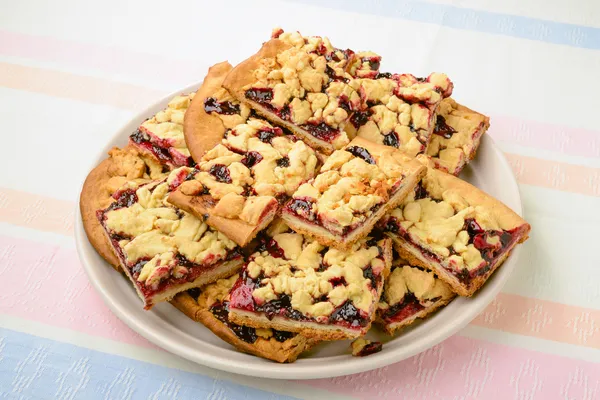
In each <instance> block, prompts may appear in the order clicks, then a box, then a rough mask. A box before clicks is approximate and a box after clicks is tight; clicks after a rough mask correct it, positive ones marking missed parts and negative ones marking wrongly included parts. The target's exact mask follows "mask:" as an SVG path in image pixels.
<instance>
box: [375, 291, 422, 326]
mask: <svg viewBox="0 0 600 400" xmlns="http://www.w3.org/2000/svg"><path fill="white" fill-rule="evenodd" d="M423 308H424V307H423V306H422V305H421V303H420V302H419V300H418V299H417V298H416V297H415V295H414V294H413V293H412V292H408V293H406V295H404V298H403V299H402V301H401V302H399V303H396V304H394V305H393V306H391V307H390V308H388V309H387V310H385V311H384V312H383V318H384V319H385V320H386V321H388V322H400V321H402V320H404V319H406V318H408V317H410V316H411V315H414V314H416V313H418V312H419V311H421V310H422V309H423Z"/></svg>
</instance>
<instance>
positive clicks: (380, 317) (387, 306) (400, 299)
mask: <svg viewBox="0 0 600 400" xmlns="http://www.w3.org/2000/svg"><path fill="white" fill-rule="evenodd" d="M455 296H456V295H455V294H454V293H453V292H452V290H450V286H449V285H448V284H447V283H445V282H444V281H442V280H441V279H439V278H438V277H437V276H435V275H434V273H433V272H431V271H427V270H424V269H422V268H420V267H415V266H412V265H409V264H408V263H406V262H405V261H404V260H401V259H397V260H394V263H393V265H392V272H391V274H390V276H389V277H388V278H387V280H386V281H385V288H384V290H383V296H381V301H380V302H379V308H378V310H377V323H378V325H381V326H382V327H383V329H384V330H385V331H386V332H387V333H389V334H390V335H393V334H394V333H395V332H396V331H398V330H399V329H400V328H403V327H405V326H407V325H410V324H412V323H413V322H415V321H416V320H417V318H425V317H426V316H428V315H429V314H431V313H432V312H434V311H436V310H438V309H439V308H441V307H443V306H445V305H446V304H448V303H449V302H451V301H452V299H454V297H455Z"/></svg>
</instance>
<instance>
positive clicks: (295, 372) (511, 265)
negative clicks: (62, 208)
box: [74, 81, 523, 379]
mask: <svg viewBox="0 0 600 400" xmlns="http://www.w3.org/2000/svg"><path fill="white" fill-rule="evenodd" d="M201 84H202V81H200V82H197V83H194V84H192V85H188V86H187V87H185V88H183V89H180V90H177V91H174V92H172V93H169V94H168V95H166V96H164V97H162V98H161V99H159V100H157V101H155V102H153V103H152V104H150V105H149V106H147V107H146V108H144V109H143V110H142V111H140V112H137V113H136V114H135V115H134V116H133V117H132V118H131V119H129V120H128V121H127V122H126V123H124V124H122V125H121V127H120V128H119V129H117V131H116V132H115V134H114V135H113V136H112V137H111V138H110V140H109V141H108V142H107V144H106V145H105V146H104V148H103V149H102V151H100V152H99V153H97V156H96V157H94V158H93V160H92V162H91V166H90V167H89V168H88V169H87V171H91V169H92V168H94V167H95V166H96V165H98V163H99V162H100V161H101V160H103V159H104V158H106V153H107V151H108V149H109V148H112V147H113V146H115V143H118V142H119V141H121V140H122V139H123V135H124V134H125V133H126V127H127V126H128V125H131V124H134V123H136V121H137V124H138V125H139V123H140V121H142V120H143V119H144V118H148V117H149V116H150V115H152V114H154V113H155V112H153V111H152V110H154V109H157V108H162V107H164V106H166V104H167V103H168V101H169V100H170V99H171V98H173V97H174V96H176V95H179V94H182V93H189V92H191V91H196V90H197V88H198V87H199V86H200V85H201ZM482 140H484V141H486V142H489V145H490V146H491V148H492V151H494V152H495V153H496V156H497V157H498V159H499V162H500V163H501V164H502V165H501V166H500V167H502V169H506V170H508V171H510V178H511V179H510V182H503V184H504V185H510V189H511V192H513V191H514V192H515V193H516V194H517V195H518V204H517V205H518V207H517V208H513V211H515V212H516V213H517V214H518V215H521V216H522V215H523V205H522V198H521V193H520V190H519V187H518V184H517V181H516V177H515V175H514V173H513V172H512V168H511V167H510V164H509V163H508V161H507V160H506V158H505V157H504V154H502V152H501V151H500V150H499V148H498V146H497V145H496V144H495V141H494V140H493V139H492V138H491V137H490V136H489V135H487V134H485V135H484V137H483V138H482ZM486 145H487V143H486ZM88 173H89V172H88ZM86 176H87V174H86ZM84 180H85V177H84ZM82 187H83V181H82V182H81V185H80V189H79V192H78V196H77V202H76V205H75V227H74V228H75V229H74V231H75V245H76V249H77V254H78V257H79V260H80V262H81V264H82V266H83V268H84V270H85V272H86V274H87V276H88V279H89V280H90V283H91V284H92V286H93V287H94V289H95V290H96V291H97V292H98V293H99V294H100V296H101V298H102V300H103V301H104V303H105V304H106V305H107V306H108V308H109V309H110V310H111V311H112V312H113V313H114V314H115V315H116V316H117V317H118V318H119V319H120V320H121V321H123V322H124V323H125V324H126V325H127V326H128V327H129V328H131V329H132V330H133V331H135V332H137V333H138V334H140V335H141V336H143V337H144V338H146V339H147V340H149V341H150V342H152V343H153V344H155V345H157V346H159V347H161V348H163V349H165V350H167V351H169V352H170V353H173V354H175V355H178V356H180V357H183V358H185V359H187V360H190V361H192V362H195V363H197V364H200V365H204V366H208V367H211V368H215V369H218V370H222V371H227V372H233V373H237V374H242V375H247V376H253V377H261V378H265V377H267V378H274V379H318V378H331V377H337V376H345V375H350V374H355V373H360V372H365V371H370V370H373V369H377V368H381V367H385V366H387V365H390V364H393V363H396V362H399V361H402V360H404V359H407V358H410V357H412V356H415V355H417V354H419V353H422V352H423V351H426V350H427V349H429V348H431V347H434V346H435V345H437V344H439V343H441V342H442V341H444V340H446V339H447V338H449V337H451V336H452V335H454V334H456V333H457V332H458V331H459V330H461V329H462V328H463V327H465V326H466V325H467V324H468V323H469V322H471V321H472V320H473V319H475V318H476V317H477V316H478V315H479V314H481V312H482V311H483V310H484V309H485V308H486V307H487V306H488V305H489V304H490V303H491V302H492V301H493V299H494V298H495V297H496V296H497V295H498V293H500V291H501V290H502V288H503V287H504V285H505V284H506V281H507V280H508V278H509V277H510V276H511V274H512V273H513V271H514V269H515V268H516V266H517V264H518V260H519V258H520V253H521V246H517V247H516V248H515V249H513V251H512V252H511V254H510V256H509V257H508V258H507V260H506V261H505V262H504V264H503V268H501V269H499V270H498V271H496V272H495V274H494V275H500V276H501V279H494V282H493V284H492V285H490V284H491V283H492V282H489V281H488V282H487V283H488V284H486V285H485V286H484V287H483V288H482V289H481V290H480V291H479V292H478V293H477V295H476V297H473V298H457V299H456V300H455V302H456V301H457V300H463V301H467V302H471V303H472V304H471V305H470V307H471V308H469V312H467V313H464V315H460V317H459V318H457V319H456V320H454V321H453V323H448V324H445V325H442V326H441V327H439V329H436V330H434V331H433V332H429V334H428V335H423V336H421V337H417V338H416V339H415V340H414V341H413V342H411V345H410V346H404V347H401V348H396V349H391V350H388V351H382V352H380V353H377V354H374V355H371V356H369V357H364V358H360V357H351V359H347V357H346V356H332V357H330V358H339V357H343V358H344V359H345V360H344V361H343V362H342V363H341V364H340V365H339V366H337V367H336V368H332V367H331V366H330V365H329V364H330V363H327V362H323V361H321V362H320V363H318V364H317V363H311V362H309V361H307V360H310V358H307V359H299V360H298V361H296V363H291V364H279V363H275V362H270V361H267V362H260V363H258V362H257V363H253V362H244V361H243V360H231V359H228V358H227V353H228V352H230V351H231V352H236V353H239V352H238V351H237V350H234V349H232V350H225V349H223V348H221V347H218V346H215V345H214V344H212V343H208V342H205V345H206V346H207V347H209V348H210V349H211V350H214V351H216V352H217V353H218V352H222V353H223V355H221V356H219V355H215V354H213V353H209V352H199V351H198V349H193V350H196V351H190V349H189V348H188V346H184V345H180V344H178V343H176V342H175V341H174V340H172V339H171V338H169V337H166V336H165V332H160V331H161V329H160V328H156V327H154V326H151V325H150V326H149V324H148V323H147V322H145V321H144V320H143V318H140V316H139V315H135V314H138V313H140V312H141V313H150V314H153V315H155V313H154V312H153V311H145V310H144V309H143V308H142V307H141V306H140V307H139V309H137V311H135V312H134V313H133V314H132V313H131V312H129V311H128V310H127V309H126V308H124V307H123V305H122V304H119V303H118V302H115V300H114V299H113V298H112V296H111V295H110V293H109V291H108V290H107V288H106V287H104V286H103V285H102V284H101V281H100V280H99V279H96V278H97V277H98V274H99V273H102V272H100V271H97V270H96V268H95V267H94V262H93V261H92V260H90V259H88V253H89V252H90V248H91V251H92V252H95V250H94V249H93V247H92V245H91V243H90V242H89V240H88V239H87V236H86V235H85V231H84V229H83V223H82V218H81V213H80V210H79V203H80V195H81V189H82ZM86 247H87V248H86ZM103 267H104V266H103ZM106 267H109V266H108V265H106ZM109 270H110V272H111V273H115V274H118V272H117V271H115V270H114V269H113V268H109ZM443 312H444V310H440V311H439V313H440V314H441V313H443ZM142 315H143V314H142ZM155 316H156V315H155ZM156 317H157V318H158V316H156ZM434 318H435V317H434ZM169 326H171V325H169ZM248 357H252V358H257V357H255V356H251V355H248ZM259 360H262V359H259ZM262 361H264V360H262ZM303 361H304V362H303Z"/></svg>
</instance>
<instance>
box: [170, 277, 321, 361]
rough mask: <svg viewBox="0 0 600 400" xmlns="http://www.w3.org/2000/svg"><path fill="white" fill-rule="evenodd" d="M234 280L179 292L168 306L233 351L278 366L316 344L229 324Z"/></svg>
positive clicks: (225, 280)
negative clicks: (275, 362)
mask: <svg viewBox="0 0 600 400" xmlns="http://www.w3.org/2000/svg"><path fill="white" fill-rule="evenodd" d="M238 277H239V275H238V274H234V275H232V276H230V277H228V278H223V279H219V280H218V281H216V282H214V283H211V284H210V285H207V286H204V287H203V288H201V289H199V288H196V289H190V290H188V291H186V292H183V293H179V294H178V295H177V296H175V297H174V298H173V300H171V304H173V305H174V306H175V307H177V308H178V309H179V310H180V311H181V312H183V313H184V314H185V315H187V316H188V317H190V318H191V319H193V320H194V321H197V322H200V323H201V324H203V325H204V326H206V327H207V328H208V329H210V330H211V331H212V332H213V333H214V334H215V335H217V336H218V337H219V338H221V339H222V340H224V341H226V342H227V343H229V344H231V345H232V346H234V347H235V348H236V349H238V350H240V351H243V352H244V353H248V354H253V355H255V356H258V357H262V358H266V359H269V360H273V361H277V362H280V363H285V362H294V361H296V359H297V358H298V356H299V355H300V354H301V353H302V352H304V351H306V350H308V349H310V347H312V346H313V345H314V344H315V343H316V341H314V340H311V339H307V338H305V337H304V336H302V335H298V334H296V333H291V332H284V331H277V330H273V329H265V328H258V329H257V328H250V327H247V326H242V325H237V324H234V323H233V322H231V321H230V320H229V291H230V290H231V287H232V286H233V285H234V283H235V282H236V281H237V279H238Z"/></svg>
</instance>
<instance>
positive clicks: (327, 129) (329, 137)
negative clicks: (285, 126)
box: [300, 122, 340, 142]
mask: <svg viewBox="0 0 600 400" xmlns="http://www.w3.org/2000/svg"><path fill="white" fill-rule="evenodd" d="M300 127H301V128H302V129H304V130H305V131H307V132H309V133H310V134H311V135H312V136H314V137H316V138H317V139H321V140H323V141H325V142H332V141H333V139H335V138H336V137H337V136H339V134H340V131H339V130H338V129H336V128H333V127H331V126H329V125H327V124H326V123H325V122H320V123H307V124H303V125H300Z"/></svg>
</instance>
